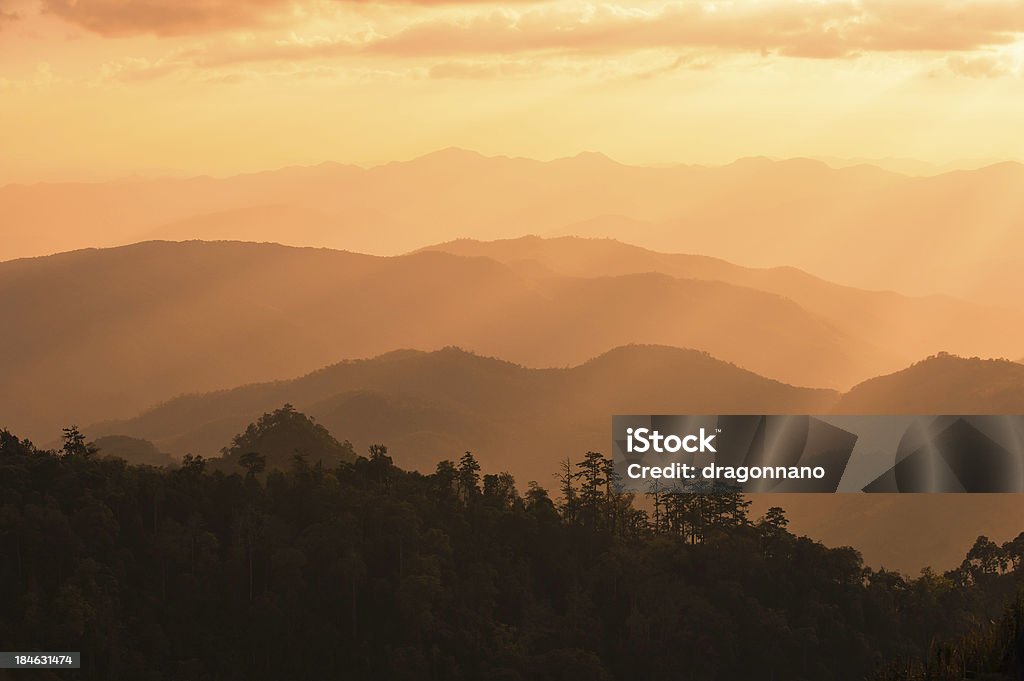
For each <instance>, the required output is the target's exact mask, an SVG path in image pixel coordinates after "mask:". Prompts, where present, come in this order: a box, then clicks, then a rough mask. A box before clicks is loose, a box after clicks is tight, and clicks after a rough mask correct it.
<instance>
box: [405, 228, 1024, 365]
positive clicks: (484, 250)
mask: <svg viewBox="0 0 1024 681" xmlns="http://www.w3.org/2000/svg"><path fill="white" fill-rule="evenodd" d="M424 250H429V251H441V252H444V253H451V254H454V255H462V256H470V257H487V258H491V259H493V260H497V261H498V262H502V263H504V264H506V265H509V266H510V267H512V268H513V269H516V270H517V271H519V272H522V273H524V274H530V273H533V274H536V273H538V272H550V273H552V274H557V275H564V276H590V275H593V276H596V275H598V274H600V275H602V276H625V275H633V274H641V273H645V272H659V273H662V274H667V275H669V276H673V277H680V278H692V279H704V280H713V281H722V282H725V283H729V284H734V285H737V286H744V287H749V288H754V289H757V290H759V291H767V292H769V293H774V294H777V295H780V296H783V297H785V298H788V299H790V300H793V301H794V302H796V303H797V304H798V305H800V306H801V307H802V308H804V309H805V310H807V311H809V312H812V313H813V314H815V315H816V316H818V317H820V318H822V319H825V320H826V321H828V322H829V323H830V324H832V325H834V326H835V327H836V328H838V329H840V330H841V331H842V332H843V333H844V334H846V335H849V336H851V337H856V338H860V339H861V340H863V341H864V342H865V343H866V344H868V345H871V346H874V347H878V348H884V349H885V350H886V351H887V352H888V353H891V354H892V355H893V356H894V357H896V358H898V359H897V360H896V361H897V362H898V363H899V365H900V366H903V365H906V364H909V363H911V362H912V361H915V360H917V359H919V358H921V357H926V356H929V355H933V354H937V353H939V352H950V353H954V354H960V355H968V356H970V355H980V356H985V357H1006V356H1015V354H1016V352H1017V348H1018V347H1019V341H1018V339H1019V338H1020V337H1021V335H1022V334H1024V315H1022V314H1021V313H1020V312H1013V311H1008V310H1006V309H999V308H994V307H990V306H985V305H979V304H976V303H970V302H966V301H963V300H958V299H955V298H951V297H949V296H939V295H931V296H926V297H911V296H904V295H900V294H897V293H894V292H891V291H869V290H863V289H857V288H853V287H850V286H842V285H839V284H835V283H833V282H830V281H826V280H824V279H820V278H818V277H815V276H812V275H810V274H808V273H806V272H804V271H801V270H798V269H796V268H793V267H772V268H752V267H741V266H739V265H735V264H733V263H730V262H727V261H725V260H721V259H719V258H711V257H707V256H700V255H687V254H676V253H658V252H656V251H651V250H648V249H645V248H640V247H638V246H632V245H629V244H626V243H622V242H620V241H616V240H612V239H584V238H578V237H560V238H548V239H544V238H540V237H536V236H526V237H520V238H517V239H505V240H499V241H477V240H471V239H461V240H458V241H452V242H448V243H444V244H439V245H436V246H430V247H428V248H427V249H424Z"/></svg>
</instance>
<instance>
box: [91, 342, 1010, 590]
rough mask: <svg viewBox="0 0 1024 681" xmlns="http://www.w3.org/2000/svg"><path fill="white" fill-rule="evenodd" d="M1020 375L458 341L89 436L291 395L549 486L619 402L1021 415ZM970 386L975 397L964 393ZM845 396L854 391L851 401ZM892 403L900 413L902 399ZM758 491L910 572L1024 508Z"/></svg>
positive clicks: (267, 405)
mask: <svg viewBox="0 0 1024 681" xmlns="http://www.w3.org/2000/svg"><path fill="white" fill-rule="evenodd" d="M1021 370H1024V367H1020V366H1019V365H1016V364H1012V363H1009V362H979V361H977V360H969V359H961V358H955V357H939V358H934V359H931V360H927V361H925V362H922V363H920V364H918V365H915V366H914V367H911V368H910V369H908V370H906V371H904V372H899V373H897V374H895V375H894V376H891V377H884V379H885V380H887V381H888V385H887V386H883V388H882V389H880V390H878V391H877V392H874V393H867V392H864V388H865V386H868V387H870V386H872V384H874V383H875V382H876V381H878V380H883V379H874V380H872V381H868V382H867V383H865V384H864V385H862V386H859V387H858V388H855V389H854V390H852V391H851V392H850V393H849V394H847V395H844V396H840V395H839V394H837V393H834V392H831V391H824V390H809V389H804V388H794V387H791V386H788V385H784V384H781V383H778V382H775V381H770V380H767V379H764V378H761V377H759V376H756V375H754V374H752V373H750V372H747V371H745V370H742V369H740V368H738V367H735V366H732V365H729V364H726V363H723V362H720V361H718V360H715V359H714V358H711V357H709V356H707V355H704V354H702V353H699V352H695V351H686V350H678V349H673V348H664V347H653V346H648V347H640V346H633V347H623V348H618V349H616V350H614V351H612V352H609V353H606V354H604V355H602V356H600V357H598V358H596V359H594V360H592V361H589V362H586V363H584V364H582V365H580V366H577V367H573V368H570V369H527V368H524V367H521V366H517V365H514V364H511V363H509V362H505V361H502V360H497V359H491V358H486V357H480V356H478V355H474V354H471V353H467V352H465V351H462V350H458V349H455V348H448V349H445V350H441V351H437V352H432V353H424V352H416V351H400V352H393V353H389V354H387V355H383V356H380V357H377V358H374V359H371V360H361V361H348V362H342V363H339V364H336V365H332V366H330V367H327V368H324V369H322V370H320V371H316V372H313V373H311V374H308V375H306V376H303V377H301V378H297V379H294V380H290V381H279V382H273V383H264V384H257V385H249V386H242V387H239V388H235V389H232V390H225V391H218V392H214V393H207V394H201V395H189V396H183V397H180V398H177V399H174V400H171V401H169V402H167V403H165V404H162V405H159V406H158V407H156V408H153V409H150V410H147V411H146V412H144V413H142V414H140V415H139V416H137V417H135V418H132V419H129V420H125V421H119V422H107V423H99V424H94V425H92V426H90V427H88V428H87V429H86V432H87V433H89V434H90V435H105V434H114V433H116V434H121V435H130V436H133V437H136V438H146V439H149V440H152V441H153V442H155V443H156V444H157V445H158V446H159V447H160V448H161V449H163V450H166V451H169V452H173V453H175V454H177V455H179V456H180V455H181V454H184V453H186V452H192V453H200V454H204V455H213V456H216V455H217V452H218V451H219V449H220V448H221V447H223V446H225V445H226V444H228V443H229V442H230V440H231V438H232V436H234V435H235V434H236V433H239V432H241V431H242V430H244V429H245V427H246V425H247V424H248V423H250V422H252V421H253V420H254V419H255V418H256V417H257V416H258V415H259V414H261V413H263V412H266V411H270V410H272V409H274V408H276V407H279V406H281V405H282V404H284V403H291V404H294V405H296V407H297V408H298V409H299V410H300V411H303V412H306V413H308V414H310V415H312V416H313V417H315V418H316V420H317V422H318V423H320V424H321V425H323V426H325V427H326V428H327V429H328V430H329V431H330V432H331V433H332V434H333V435H334V436H335V437H338V438H347V439H349V440H350V441H351V442H352V443H353V444H354V446H355V449H356V451H359V452H363V453H365V452H366V449H367V447H368V446H369V445H370V444H372V443H377V442H381V443H385V444H387V445H388V446H389V448H390V453H391V454H392V455H393V456H394V458H395V461H396V463H398V464H399V465H402V466H405V467H412V468H418V469H420V470H423V471H429V470H432V468H433V466H434V465H435V464H436V462H437V461H438V460H440V459H443V458H457V457H458V455H459V454H460V453H461V452H462V451H464V450H467V449H468V450H472V451H473V452H474V453H475V454H476V455H477V457H478V458H479V459H480V460H481V461H482V463H483V465H484V467H485V468H486V469H488V470H509V471H511V472H512V473H513V474H515V475H516V478H517V479H518V480H519V482H520V484H521V485H523V484H525V482H526V481H528V480H537V481H539V482H540V484H542V485H546V486H548V487H552V486H553V476H554V473H555V469H556V466H557V462H558V461H560V460H563V459H564V458H565V457H566V456H569V457H573V458H574V460H575V459H578V458H579V457H580V456H581V455H582V453H583V452H585V451H586V450H588V449H593V450H596V451H607V450H608V447H609V446H610V443H609V442H608V437H609V427H610V424H609V417H610V415H611V414H615V413H816V412H817V413H822V412H828V411H832V412H835V413H854V410H853V407H854V406H858V407H859V408H858V409H856V412H857V413H898V412H900V411H904V412H907V413H914V412H917V413H928V412H935V413H943V412H945V413H954V412H956V411H964V412H972V411H974V412H979V411H980V412H990V413H1000V412H1002V413H1020V409H1019V407H1018V406H1016V405H1019V404H1021V402H1019V401H1018V402H1013V401H1007V400H1004V399H1002V398H999V401H986V400H987V399H988V398H987V397H986V389H985V385H986V381H987V382H989V383H990V384H991V385H997V386H999V385H1003V386H1010V385H1012V384H1013V383H1014V382H1017V385H1018V386H1019V385H1022V383H1020V382H1019V378H1018V377H1019V374H1020V371H1021ZM922 372H924V373H928V374H930V375H931V376H932V378H931V379H930V380H928V381H926V382H923V383H922V382H921V381H920V380H919V379H918V377H916V376H915V375H914V374H918V373H922ZM943 376H948V377H949V379H948V385H943V384H942V377H943ZM961 389H965V390H966V394H964V395H962V396H959V395H958V394H957V392H958V391H959V390H961ZM1018 392H1019V388H1018ZM851 395H860V397H858V401H857V402H856V403H854V402H851V401H850V400H849V398H850V396H851ZM936 395H937V396H943V395H944V396H947V397H946V399H947V400H948V401H939V399H940V398H938V397H936ZM1016 399H1018V400H1019V399H1020V398H1019V397H1018V398H1016ZM968 400H975V402H974V404H975V405H976V406H975V407H973V408H971V407H970V404H971V403H970V402H968ZM896 401H898V404H900V405H902V409H895V410H894V409H893V408H892V406H891V405H892V404H893V403H897V402H896ZM1000 405H1002V406H1001V407H1000ZM753 501H754V506H753V512H754V513H755V515H756V514H760V513H764V512H765V511H766V510H767V508H768V507H769V506H772V505H781V506H783V507H785V508H786V510H787V513H788V514H789V517H790V519H791V521H792V526H791V527H792V529H793V530H794V531H797V532H799V533H805V534H808V535H809V536H812V537H814V538H816V539H819V540H821V541H824V542H825V543H827V544H830V545H833V546H842V545H850V546H854V547H856V548H857V549H858V550H860V551H861V552H862V553H863V554H864V556H865V559H866V560H867V561H868V562H869V564H871V565H874V566H876V567H877V566H885V567H888V568H891V569H899V570H902V571H904V572H908V573H916V572H917V571H918V570H919V569H920V568H922V567H924V566H926V565H930V566H933V567H937V568H946V567H951V566H953V565H955V564H957V563H958V562H959V560H960V559H961V558H962V557H963V547H964V546H965V545H968V544H970V543H971V542H972V541H973V540H974V538H975V537H976V536H977V535H978V534H979V533H984V534H987V535H988V536H990V537H992V538H994V539H996V540H998V541H1004V540H1007V539H1010V538H1012V537H1013V536H1016V534H1017V533H1018V532H1020V519H1021V517H1022V515H1024V498H1022V497H1021V496H1020V495H1012V494H1005V495H980V494H974V495H967V494H963V495H927V494H921V495H912V494H908V495H886V494H872V495H859V494H838V495H798V494H797V495H753ZM936 528H941V529H936Z"/></svg>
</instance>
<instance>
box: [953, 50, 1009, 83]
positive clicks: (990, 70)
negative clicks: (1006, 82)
mask: <svg viewBox="0 0 1024 681" xmlns="http://www.w3.org/2000/svg"><path fill="white" fill-rule="evenodd" d="M946 66H947V67H948V68H949V70H950V71H951V72H952V73H953V74H955V75H957V76H966V77H968V78H999V77H1002V76H1009V75H1014V74H1015V73H1016V69H1015V68H1014V65H1013V63H1012V62H1011V61H1010V60H1008V59H1006V58H1005V57H999V56H992V55H980V56H977V57H969V56H961V55H955V56H951V57H949V58H948V59H946Z"/></svg>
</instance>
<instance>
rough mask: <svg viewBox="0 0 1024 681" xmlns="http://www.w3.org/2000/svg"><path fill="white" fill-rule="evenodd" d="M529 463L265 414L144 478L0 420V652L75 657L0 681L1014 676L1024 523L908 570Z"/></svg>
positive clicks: (604, 470)
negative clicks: (515, 470)
mask: <svg viewBox="0 0 1024 681" xmlns="http://www.w3.org/2000/svg"><path fill="white" fill-rule="evenodd" d="M574 458H579V460H578V461H574V460H573V459H574ZM552 473H553V475H552V479H551V481H550V482H551V485H550V486H551V487H552V492H550V493H549V492H548V491H547V490H546V489H545V487H544V486H542V485H541V484H538V483H537V482H529V483H527V484H526V485H525V487H521V486H519V484H518V483H517V481H516V480H514V479H513V478H512V476H511V475H509V474H507V473H501V472H494V473H491V472H486V473H485V472H484V471H482V470H481V468H480V465H479V463H478V462H477V460H476V458H475V457H474V455H473V454H472V453H470V452H466V453H463V454H461V455H460V456H459V457H456V458H454V459H453V460H446V461H441V462H440V463H438V464H437V467H436V470H435V472H433V473H432V474H429V475H424V474H421V473H417V472H410V471H404V470H401V469H400V468H398V467H396V466H395V465H393V463H392V461H391V459H390V457H389V456H388V453H387V448H386V447H384V446H383V445H375V446H373V447H370V449H369V451H368V452H367V453H366V455H365V456H357V455H356V453H355V452H353V451H352V447H351V446H350V445H349V444H348V443H345V442H339V441H338V440H336V439H335V438H334V437H333V436H332V435H331V434H330V433H329V432H327V431H326V430H325V429H324V428H322V427H321V426H319V425H318V424H316V423H314V422H313V421H312V420H311V419H309V418H307V417H305V416H304V415H303V414H301V413H299V412H297V411H295V410H294V409H293V408H291V407H289V406H286V407H284V408H283V409H280V410H277V411H275V412H273V413H271V414H264V415H263V417H261V418H260V419H259V420H258V421H257V422H256V423H254V424H252V425H251V426H250V427H249V428H248V429H247V430H246V431H245V432H243V433H241V434H239V435H238V436H237V437H236V438H235V439H234V441H233V442H232V443H231V444H230V445H229V446H228V447H225V449H224V457H223V458H222V459H211V460H207V459H204V458H202V457H198V456H196V457H193V456H188V457H185V459H184V460H183V461H182V462H180V464H178V465H175V466H167V467H157V466H152V465H136V464H130V463H128V462H126V461H125V460H123V459H120V458H116V457H111V456H104V453H103V452H102V451H101V450H100V449H99V448H98V447H97V446H96V445H94V444H92V443H91V442H89V441H88V439H87V438H86V437H85V435H83V434H82V433H81V432H79V430H78V429H77V428H74V427H72V428H68V429H66V430H65V431H64V442H63V446H62V447H61V448H60V449H58V450H54V451H48V450H41V449H39V448H37V447H35V446H34V445H33V444H32V443H30V442H28V441H27V440H20V439H19V438H18V437H16V436H15V435H13V434H11V433H9V432H7V431H0V546H2V547H3V549H2V550H0V603H2V604H3V605H2V606H0V650H10V651H13V650H55V651H56V650H80V651H82V653H83V666H82V669H81V670H80V671H61V672H48V671H31V672H17V673H16V672H6V673H5V672H3V671H0V679H7V678H12V679H13V678H22V677H24V678H32V679H40V680H42V679H47V678H88V679H131V680H133V681H145V680H153V681H157V680H165V679H166V680H171V679H182V680H188V681H202V680H204V679H275V680H279V679H314V678H317V679H319V678H365V679H452V680H461V679H466V680H475V679H496V680H503V681H513V680H517V679H524V680H525V679H531V680H532V679H538V680H551V681H555V680H566V681H569V680H575V679H637V680H647V679H650V680H657V679H693V680H701V681H712V680H716V679H725V680H733V679H769V680H779V681H782V680H799V679H807V680H815V681H827V680H831V679H836V680H839V679H886V680H889V679H892V680H896V679H901V680H911V679H913V680H922V681H923V680H931V681H945V680H947V679H949V680H951V679H962V678H988V679H1019V678H1024V668H1022V667H1021V666H1020V665H1021V660H1022V659H1024V654H1022V650H1021V647H1022V646H1024V605H1022V601H1021V599H1020V594H1019V588H1020V585H1021V583H1022V579H1024V533H1022V534H1021V535H1020V536H1018V537H1017V538H1016V539H1014V540H1012V541H1009V542H1006V543H1005V544H1002V545H999V544H996V543H995V542H992V541H990V540H988V539H987V538H985V537H979V538H978V540H977V542H976V543H975V544H974V546H973V547H965V549H968V548H969V550H968V551H967V552H966V557H965V559H964V561H963V564H962V565H961V566H959V567H958V568H956V569H954V570H950V571H948V572H945V573H941V574H940V573H936V572H933V571H927V570H926V571H924V572H923V573H922V574H921V575H920V576H917V577H915V578H908V577H906V576H903V575H900V574H898V573H894V572H889V571H885V570H875V569H871V568H868V567H866V566H865V565H864V564H863V562H862V560H861V557H860V555H859V554H858V553H857V552H856V551H854V550H853V549H850V548H826V547H825V546H822V545H821V544H819V543H816V542H814V541H812V540H810V539H808V538H806V537H798V536H794V535H793V534H792V533H790V532H789V531H788V530H787V520H786V516H785V512H784V510H783V509H781V508H772V509H771V510H770V511H769V512H768V513H766V514H765V516H764V517H761V518H751V517H750V515H749V513H748V506H749V503H748V502H747V501H746V500H745V499H744V498H743V497H741V496H740V495H738V494H735V493H728V492H720V493H712V494H689V495H678V494H668V493H664V492H662V491H660V490H651V493H650V495H649V498H648V499H646V500H642V503H641V500H636V499H633V498H632V497H631V496H630V495H627V494H623V493H621V492H620V491H618V488H617V485H616V480H615V475H614V471H613V469H612V467H611V465H610V462H609V461H608V460H607V459H606V458H605V457H604V456H602V455H601V454H598V453H595V452H587V453H585V454H583V455H582V456H580V457H573V458H569V459H566V460H565V461H563V462H562V463H561V464H560V466H559V467H558V468H557V469H556V470H554V471H552ZM936 531H937V532H940V531H941V528H936Z"/></svg>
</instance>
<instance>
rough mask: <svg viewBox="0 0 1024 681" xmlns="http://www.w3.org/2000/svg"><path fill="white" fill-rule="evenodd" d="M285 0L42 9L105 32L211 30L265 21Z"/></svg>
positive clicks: (80, 1) (60, 1)
mask: <svg viewBox="0 0 1024 681" xmlns="http://www.w3.org/2000/svg"><path fill="white" fill-rule="evenodd" d="M288 4H289V3H288V2H287V0H170V1H169V0H128V1H127V2H126V1H125V0H42V8H43V11H44V12H48V13H51V14H55V15H57V16H59V17H61V18H63V19H65V20H66V21H69V22H71V23H73V24H77V25H79V26H82V27H84V28H87V29H89V30H90V31H94V32H96V33H99V34H101V35H105V36H126V35H137V34H140V33H153V34H156V35H160V36H173V35H188V34H196V33H209V32H213V31H221V30H228V29H235V28H247V27H252V26H259V25H263V24H266V23H268V22H269V21H270V20H271V19H272V18H273V17H274V16H275V15H280V14H281V13H283V12H286V10H287V8H288Z"/></svg>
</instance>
